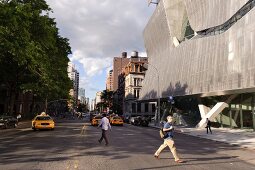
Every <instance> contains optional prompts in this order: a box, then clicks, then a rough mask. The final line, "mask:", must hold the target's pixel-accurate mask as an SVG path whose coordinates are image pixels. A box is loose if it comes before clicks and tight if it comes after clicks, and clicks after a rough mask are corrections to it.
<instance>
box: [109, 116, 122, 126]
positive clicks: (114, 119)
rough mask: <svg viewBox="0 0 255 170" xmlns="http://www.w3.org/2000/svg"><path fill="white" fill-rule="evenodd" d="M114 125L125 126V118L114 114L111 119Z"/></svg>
mask: <svg viewBox="0 0 255 170" xmlns="http://www.w3.org/2000/svg"><path fill="white" fill-rule="evenodd" d="M110 123H111V124H112V125H121V126H123V119H122V118H121V117H119V116H114V117H112V118H111V119H110Z"/></svg>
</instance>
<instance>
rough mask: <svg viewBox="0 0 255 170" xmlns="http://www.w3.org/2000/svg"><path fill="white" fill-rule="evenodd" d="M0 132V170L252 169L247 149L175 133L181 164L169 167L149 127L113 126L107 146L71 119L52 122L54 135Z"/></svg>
mask: <svg viewBox="0 0 255 170" xmlns="http://www.w3.org/2000/svg"><path fill="white" fill-rule="evenodd" d="M2 132H3V131H2ZM2 132H1V133H0V135H1V136H0V141H1V142H0V170H9V169H17V170H64V169H70V170H73V169H84V170H93V169H100V170H101V169H102V170H107V169H109V170H122V169H130V170H138V169H148V170H151V169H182V170H183V169H188V170H200V169H206V170H209V169H224V170H226V169H229V170H230V169H231V170H235V169H238V170H240V169H241V170H251V169H255V152H254V151H252V150H243V149H240V148H238V147H235V146H230V145H227V144H224V143H218V142H213V141H210V140H206V139H201V138H197V137H192V136H187V135H184V134H178V133H176V134H175V141H176V147H177V151H178V153H179V155H180V156H181V158H182V160H184V161H185V163H182V164H177V163H175V162H174V159H173V157H172V154H171V152H170V151H169V149H168V148H166V149H165V150H164V152H162V154H161V155H160V159H159V160H157V159H155V158H154V157H153V154H154V152H155V151H156V150H157V149H158V147H159V146H160V144H161V143H162V140H161V139H160V138H159V134H158V130H157V129H153V128H149V127H136V126H131V125H124V126H123V127H121V126H117V127H115V126H114V127H113V128H112V131H110V132H109V138H110V145H109V146H105V145H104V144H103V143H102V144H99V143H98V141H97V140H98V139H99V137H100V135H101V131H100V129H97V128H96V127H92V126H90V125H89V124H88V123H84V122H81V121H77V120H76V121H67V122H62V123H57V126H56V128H55V130H54V131H35V132H34V131H32V130H31V129H30V128H19V129H12V130H8V131H5V133H2Z"/></svg>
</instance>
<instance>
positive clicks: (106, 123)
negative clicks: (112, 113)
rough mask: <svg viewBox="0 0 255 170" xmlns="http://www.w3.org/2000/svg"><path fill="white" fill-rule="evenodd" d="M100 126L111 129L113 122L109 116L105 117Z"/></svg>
mask: <svg viewBox="0 0 255 170" xmlns="http://www.w3.org/2000/svg"><path fill="white" fill-rule="evenodd" d="M98 126H99V127H100V126H101V128H102V129H104V130H108V128H110V129H111V124H110V122H109V119H108V118H107V117H103V118H102V120H101V122H100V124H99V125H98Z"/></svg>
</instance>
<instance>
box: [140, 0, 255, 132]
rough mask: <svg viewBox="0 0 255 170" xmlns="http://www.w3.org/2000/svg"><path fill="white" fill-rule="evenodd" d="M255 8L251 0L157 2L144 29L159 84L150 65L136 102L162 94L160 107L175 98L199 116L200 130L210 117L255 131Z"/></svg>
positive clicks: (190, 111)
mask: <svg viewBox="0 0 255 170" xmlns="http://www.w3.org/2000/svg"><path fill="white" fill-rule="evenodd" d="M254 6H255V1H254V0H226V1H219V0H196V1H194V0H172V1H168V0H160V1H159V2H158V5H157V7H156V9H155V11H154V13H153V15H152V17H151V18H150V20H149V22H148V24H147V26H146V28H145V30H144V41H145V47H146V50H147V55H148V58H149V63H150V64H151V65H153V66H154V67H155V68H157V70H158V73H156V74H158V76H159V82H158V80H157V76H155V70H154V69H153V68H152V67H150V65H149V68H148V71H147V73H146V76H145V80H144V86H143V89H142V92H141V96H140V100H151V99H157V97H158V96H160V98H161V99H162V101H163V102H162V103H161V105H162V104H163V103H164V101H165V102H167V99H168V97H169V96H173V97H174V99H175V101H176V103H175V106H176V107H178V109H180V110H182V111H183V112H187V113H190V114H193V115H196V116H197V114H199V116H198V117H197V119H199V121H198V122H197V123H198V124H197V126H198V127H203V126H204V125H205V119H206V117H209V118H210V119H211V120H214V121H216V122H218V123H219V124H220V125H221V126H226V127H231V128H244V127H247V128H254V129H255V116H254V94H255V52H254V50H253V49H254V47H255V22H254V20H255V19H254V16H255V8H254ZM184 103H186V105H185V104H184ZM162 112H164V110H161V112H160V113H162ZM160 113H159V115H160Z"/></svg>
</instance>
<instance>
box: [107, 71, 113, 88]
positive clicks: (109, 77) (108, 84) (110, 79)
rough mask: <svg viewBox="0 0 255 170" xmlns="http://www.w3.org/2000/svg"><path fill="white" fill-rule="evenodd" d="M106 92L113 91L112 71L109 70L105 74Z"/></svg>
mask: <svg viewBox="0 0 255 170" xmlns="http://www.w3.org/2000/svg"><path fill="white" fill-rule="evenodd" d="M106 90H108V91H113V70H110V71H109V72H108V74H107V78H106Z"/></svg>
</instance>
